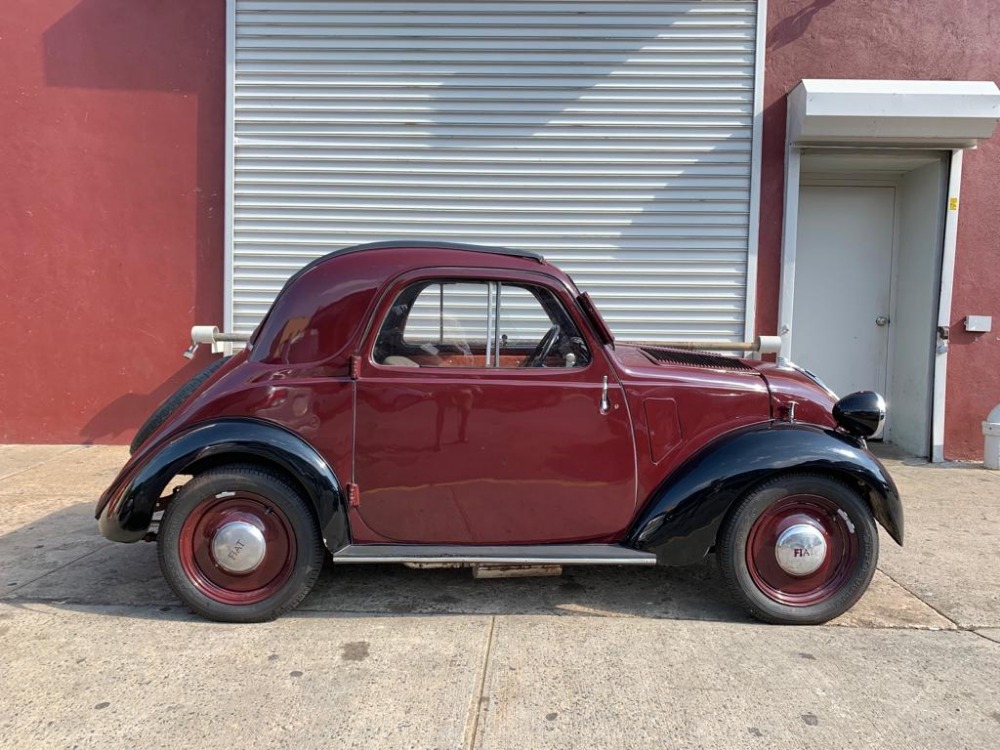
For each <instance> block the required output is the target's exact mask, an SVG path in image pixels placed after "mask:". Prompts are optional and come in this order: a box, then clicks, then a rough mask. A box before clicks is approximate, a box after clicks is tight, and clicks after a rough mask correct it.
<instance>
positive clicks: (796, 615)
mask: <svg viewBox="0 0 1000 750" xmlns="http://www.w3.org/2000/svg"><path fill="white" fill-rule="evenodd" d="M717 557H718V561H719V566H720V568H721V570H722V575H723V577H724V579H725V580H726V584H727V586H728V587H729V590H730V591H731V592H732V593H733V595H734V596H735V597H736V599H737V600H739V601H740V603H741V604H742V605H743V606H744V607H745V608H746V609H747V611H748V612H749V613H750V614H751V615H753V616H754V617H756V618H758V619H760V620H763V621H765V622H772V623H780V624H786V625H814V624H819V623H823V622H826V621H828V620H831V619H833V618H834V617H837V616H839V615H841V614H843V613H844V612H846V611H847V610H848V609H850V608H851V607H852V606H853V605H854V604H855V602H857V600H858V599H860V598H861V595H862V594H863V593H864V592H865V590H866V589H867V588H868V584H869V583H870V582H871V579H872V576H873V575H874V574H875V566H876V563H877V562H878V530H877V529H876V527H875V520H874V518H873V517H872V514H871V511H870V510H869V508H868V505H867V504H866V503H865V501H864V499H863V498H862V497H861V496H860V495H859V494H858V492H856V491H855V490H854V489H852V488H851V487H848V486H847V485H846V484H844V483H843V482H840V481H838V480H836V479H833V478H831V477H827V476H819V475H789V476H783V477H778V478H776V479H773V480H771V481H770V482H767V483H766V484H764V485H762V486H760V487H758V488H757V489H755V490H753V491H752V492H750V493H749V494H748V495H746V496H745V497H744V498H743V499H742V500H741V501H740V502H739V504H738V505H737V506H736V508H735V509H734V511H733V513H732V514H731V515H730V517H729V518H728V519H727V521H726V523H725V524H724V526H723V528H722V532H721V533H720V535H719V540H718V544H717Z"/></svg>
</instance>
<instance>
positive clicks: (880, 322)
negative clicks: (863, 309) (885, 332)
mask: <svg viewBox="0 0 1000 750" xmlns="http://www.w3.org/2000/svg"><path fill="white" fill-rule="evenodd" d="M875 325H877V326H879V327H880V328H881V327H882V326H887V325H889V319H888V318H887V317H886V316H885V315H879V316H878V317H877V318H875Z"/></svg>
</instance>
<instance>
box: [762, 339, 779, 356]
mask: <svg viewBox="0 0 1000 750" xmlns="http://www.w3.org/2000/svg"><path fill="white" fill-rule="evenodd" d="M757 351H759V352H760V353H761V354H777V353H778V352H779V351H781V336H758V337H757Z"/></svg>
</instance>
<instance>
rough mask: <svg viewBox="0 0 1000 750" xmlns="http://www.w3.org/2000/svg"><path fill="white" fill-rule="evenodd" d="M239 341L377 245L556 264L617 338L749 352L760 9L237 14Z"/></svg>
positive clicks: (606, 6) (391, 6) (254, 1)
mask: <svg viewBox="0 0 1000 750" xmlns="http://www.w3.org/2000/svg"><path fill="white" fill-rule="evenodd" d="M235 24H236V25H235V62H234V72H233V81H234V92H233V97H234V98H233V120H234V122H233V123H231V125H232V127H233V128H234V154H233V175H232V178H233V194H232V204H231V205H232V214H231V215H232V245H233V252H232V257H231V262H232V267H231V269H230V271H231V281H232V289H231V293H232V309H231V314H232V320H231V321H230V322H231V323H232V324H233V327H234V330H237V331H249V330H251V329H252V328H253V326H254V325H256V323H257V321H258V320H259V319H260V318H261V316H262V315H263V314H264V312H265V311H266V310H267V307H268V305H269V304H270V302H271V300H272V299H273V298H274V295H275V294H276V293H277V291H278V289H279V288H280V286H281V284H282V282H283V281H284V280H285V279H286V278H287V277H288V276H289V275H290V274H292V273H293V272H294V271H295V270H296V269H297V268H299V267H300V266H302V265H304V264H305V263H307V262H308V261H309V260H310V259H312V258H315V257H317V256H319V255H322V254H323V253H325V252H328V251H329V250H332V249H335V248H337V247H342V246H345V245H351V244H355V243H359V242H369V241H375V240H391V239H394V238H398V239H411V238H421V239H445V240H456V241H465V242H476V243H483V244H499V245H508V246H512V247H521V248H526V249H531V250H537V251H540V252H542V253H544V254H545V255H546V257H547V258H548V259H550V260H551V261H553V262H555V263H556V264H558V265H560V266H561V267H562V268H564V269H565V270H566V271H568V272H569V273H570V274H571V275H572V276H573V277H574V278H575V279H576V280H577V282H578V283H579V284H580V286H581V287H582V288H584V289H588V290H590V292H591V293H592V294H593V296H594V297H595V298H596V299H597V301H598V303H599V305H600V307H601V309H602V311H603V312H604V314H605V316H606V317H607V318H608V320H609V322H610V324H611V326H612V328H613V329H614V330H615V331H616V333H618V335H619V336H622V337H624V338H633V339H651V340H668V339H670V338H691V337H699V338H716V339H725V340H734V339H741V338H742V337H743V331H744V311H745V304H746V280H747V259H748V227H749V220H748V219H749V205H750V182H751V178H750V175H751V133H752V119H753V96H754V50H755V25H756V3H755V2H741V1H737V0H733V1H731V2H697V1H695V2H562V1H558V0H557V1H555V2H502V3H498V2H468V1H467V0H463V1H462V2H407V1H403V2H399V1H396V2H382V1H378V0H376V1H370V0H368V1H365V2H321V1H318V0H314V1H311V2H310V1H303V0H236V5H235Z"/></svg>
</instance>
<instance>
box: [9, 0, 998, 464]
mask: <svg viewBox="0 0 1000 750" xmlns="http://www.w3.org/2000/svg"><path fill="white" fill-rule="evenodd" d="M0 29H2V30H3V33H2V36H3V40H2V45H0V101H2V102H3V106H4V109H3V116H2V117H0V165H2V166H0V175H2V176H0V206H2V207H3V209H2V211H0V243H2V244H0V325H2V329H0V344H2V346H3V354H4V356H3V365H0V442H19V441H24V442H52V443H58V442H71V443H76V442H102V443H104V442H123V441H126V440H128V439H129V438H130V437H131V435H132V433H133V431H134V430H135V429H136V427H137V426H138V425H139V424H140V422H141V421H142V420H143V419H144V418H145V416H146V415H147V414H148V413H149V411H150V410H151V409H152V408H153V407H155V405H156V404H157V403H159V402H160V401H161V400H162V399H163V398H164V397H165V396H167V395H168V394H169V393H170V392H171V391H172V390H173V389H174V388H175V387H177V386H178V385H179V384H180V383H181V382H183V381H184V380H185V379H186V378H187V377H189V376H190V375H191V374H193V372H194V371H196V370H197V369H198V368H199V367H201V366H202V365H203V364H204V363H205V362H206V361H208V356H207V354H205V353H204V351H203V352H202V353H201V354H200V355H199V358H198V359H197V360H196V361H195V362H194V363H190V364H185V363H186V360H183V359H181V358H180V356H179V355H180V352H181V351H182V350H183V349H184V348H186V346H187V343H188V341H187V329H188V328H189V327H190V326H191V325H192V324H193V323H195V322H221V319H222V264H223V259H222V236H223V235H222V232H223V227H222V210H223V175H224V161H223V146H224V135H223V134H224V129H225V119H224V101H225V96H224V93H225V91H224V89H225V70H224V61H225V3H224V2H223V0H144V2H135V0H46V1H45V2H38V0H4V2H3V3H0ZM997 33H1000V5H996V4H995V3H994V2H991V0H965V1H963V2H961V3H955V2H954V0H913V1H912V2H910V3H906V4H902V3H899V2H898V0H770V2H769V12H768V38H767V59H766V68H767V74H766V78H765V102H764V104H765V119H764V162H763V190H762V200H761V205H762V210H761V229H760V241H761V242H760V267H759V304H758V315H757V328H758V331H761V332H764V333H771V332H773V331H774V330H775V329H776V325H777V292H778V283H779V267H780V254H781V220H782V217H781V212H782V196H783V190H784V186H783V170H784V166H783V151H784V139H785V95H786V93H787V92H788V91H789V90H790V89H791V88H793V87H794V86H795V85H796V84H797V83H798V81H799V80H801V79H802V78H808V77H816V78H849V77H857V78H946V79H947V78H954V79H980V80H982V79H987V80H988V79H996V78H998V77H1000V45H996V44H995V43H993V41H992V38H993V37H995V36H996V34H997ZM998 177H1000V136H998V137H995V138H994V139H993V140H992V141H990V142H989V143H985V144H982V145H981V146H980V148H979V150H977V151H972V152H968V153H967V154H966V162H965V178H964V182H963V199H962V207H961V214H960V228H959V237H958V258H957V268H956V274H955V294H954V310H953V319H952V325H953V328H952V331H953V340H952V349H951V351H952V356H951V358H950V373H949V375H950V377H949V382H948V420H947V438H946V439H947V443H946V450H947V454H948V455H949V457H963V458H974V457H979V456H980V455H981V448H982V440H981V436H980V431H979V422H980V420H981V419H982V418H983V416H984V415H985V414H986V413H987V412H988V411H989V409H990V408H991V407H992V406H993V405H994V404H996V403H998V402H1000V343H998V335H997V333H993V334H985V335H981V336H974V335H972V334H966V333H964V332H963V331H962V330H961V329H962V326H961V319H962V318H963V317H964V316H965V315H967V314H985V315H993V316H994V318H995V320H996V325H997V326H998V329H1000V293H998V291H1000V290H998V279H1000V271H998V264H997V262H996V258H997V252H996V250H997V244H998V239H997V238H998V237H1000V210H997V208H996V206H995V199H994V190H993V184H994V183H995V181H996V180H997V178H998Z"/></svg>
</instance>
